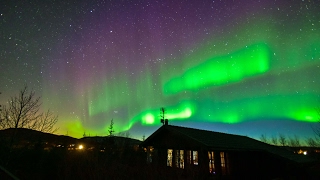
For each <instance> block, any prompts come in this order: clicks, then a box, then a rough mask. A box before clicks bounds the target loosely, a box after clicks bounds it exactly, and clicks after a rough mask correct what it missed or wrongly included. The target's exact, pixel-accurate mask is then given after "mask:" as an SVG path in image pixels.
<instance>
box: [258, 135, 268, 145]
mask: <svg viewBox="0 0 320 180" xmlns="http://www.w3.org/2000/svg"><path fill="white" fill-rule="evenodd" d="M260 141H262V142H264V143H268V138H267V136H266V135H265V134H261V136H260Z"/></svg>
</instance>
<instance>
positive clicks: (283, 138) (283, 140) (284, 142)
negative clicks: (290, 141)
mask: <svg viewBox="0 0 320 180" xmlns="http://www.w3.org/2000/svg"><path fill="white" fill-rule="evenodd" d="M279 143H280V145H281V146H286V145H287V138H286V136H285V135H283V134H279Z"/></svg>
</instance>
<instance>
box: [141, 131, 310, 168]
mask: <svg viewBox="0 0 320 180" xmlns="http://www.w3.org/2000/svg"><path fill="white" fill-rule="evenodd" d="M163 130H167V131H172V132H175V133H179V134H181V135H183V136H185V137H187V138H190V139H193V140H195V141H197V142H199V143H200V144H202V145H203V146H205V147H207V148H208V149H220V150H231V151H264V152H267V153H271V154H273V155H276V156H280V157H282V158H285V159H289V160H291V161H295V162H310V161H312V160H311V159H310V158H308V157H306V156H303V155H298V154H295V153H293V152H292V151H289V150H287V149H285V148H284V147H278V146H274V145H270V144H267V143H263V142H261V141H258V140H255V139H252V138H250V137H247V136H241V135H234V134H227V133H221V132H214V131H207V130H201V129H194V128H187V127H180V126H173V125H164V126H162V127H160V128H159V129H158V130H157V131H155V132H154V133H153V134H152V135H151V136H149V137H148V138H147V139H146V140H145V142H143V144H148V143H149V142H151V141H152V140H153V138H154V137H155V136H157V134H159V133H160V132H161V131H163Z"/></svg>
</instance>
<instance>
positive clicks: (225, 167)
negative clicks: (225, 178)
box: [220, 152, 228, 175]
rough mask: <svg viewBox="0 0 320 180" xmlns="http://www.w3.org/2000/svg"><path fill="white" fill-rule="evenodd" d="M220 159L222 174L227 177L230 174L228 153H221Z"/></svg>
mask: <svg viewBox="0 0 320 180" xmlns="http://www.w3.org/2000/svg"><path fill="white" fill-rule="evenodd" d="M220 158H221V170H222V174H223V175H226V174H227V173H228V164H227V162H228V159H227V153H225V152H220Z"/></svg>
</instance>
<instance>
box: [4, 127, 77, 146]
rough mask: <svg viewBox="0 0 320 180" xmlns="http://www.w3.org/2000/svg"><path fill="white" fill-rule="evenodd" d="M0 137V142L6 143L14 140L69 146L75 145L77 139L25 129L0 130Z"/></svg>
mask: <svg viewBox="0 0 320 180" xmlns="http://www.w3.org/2000/svg"><path fill="white" fill-rule="evenodd" d="M0 137H1V139H2V140H5V141H8V140H11V139H14V141H15V142H30V143H35V142H50V143H62V144H70V143H75V142H77V141H78V139H76V138H73V137H70V136H64V135H56V134H50V133H44V132H40V131H36V130H31V129H25V128H17V129H14V128H9V129H4V130H0Z"/></svg>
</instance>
